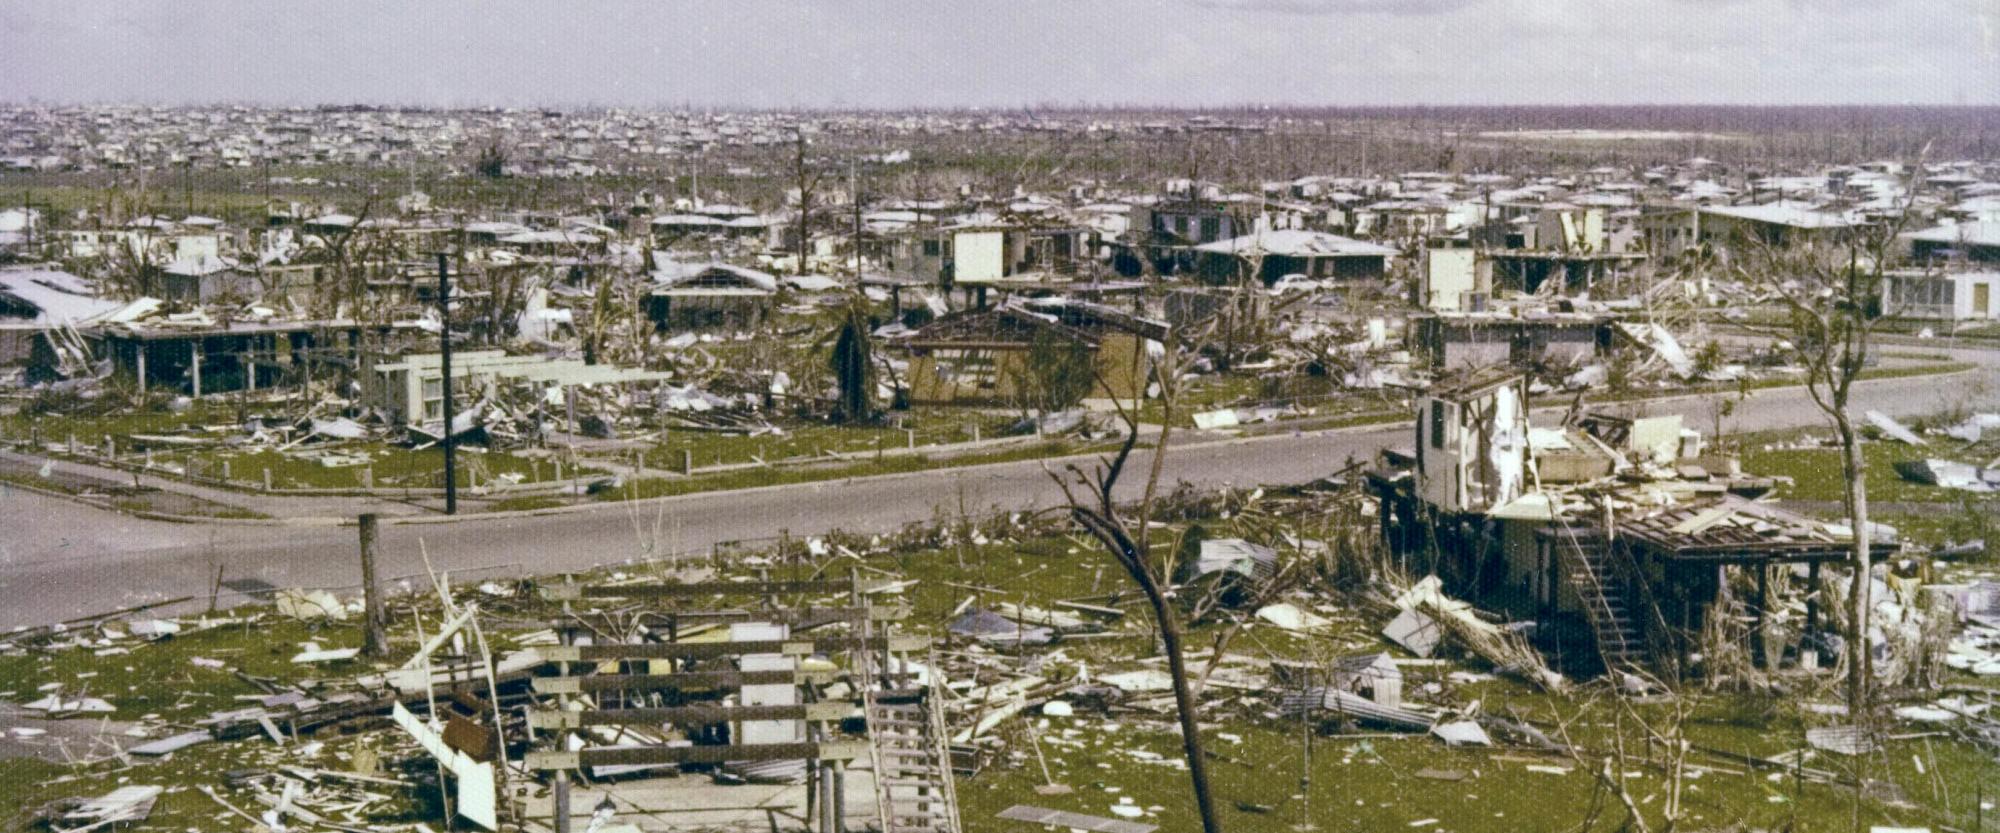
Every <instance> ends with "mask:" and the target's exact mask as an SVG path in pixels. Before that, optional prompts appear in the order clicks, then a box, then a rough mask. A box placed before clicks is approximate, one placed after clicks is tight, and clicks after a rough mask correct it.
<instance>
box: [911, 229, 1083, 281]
mask: <svg viewBox="0 0 2000 833" xmlns="http://www.w3.org/2000/svg"><path fill="white" fill-rule="evenodd" d="M1095 239H1096V234H1095V233H1094V232H1092V231H1091V230H1090V229H1089V228H1086V227H1081V226H1060V225H1025V224H1018V223H1006V222H999V223H965V224H960V225H955V226H946V227H942V228H930V229H919V230H916V231H913V232H909V233H905V234H902V235H899V236H897V237H896V238H895V239H894V240H893V241H892V242H889V243H886V244H884V245H882V246H880V247H879V251H880V252H881V253H882V255H883V258H884V259H883V268H884V269H885V270H886V271H888V272H890V273H891V274H895V275H899V276H909V277H915V278H921V279H925V280H934V281H939V282H941V283H943V282H949V283H952V284H967V285H979V284H992V283H996V282H1000V281H1004V280H1006V279H1008V278H1012V277H1015V276H1018V275H1029V274H1034V273H1040V272H1070V271H1073V270H1074V269H1075V268H1076V267H1077V265H1078V264H1079V263H1081V262H1083V261H1084V260H1086V259H1088V258H1089V257H1090V256H1091V254H1092V247H1093V242H1092V241H1094V240H1095Z"/></svg>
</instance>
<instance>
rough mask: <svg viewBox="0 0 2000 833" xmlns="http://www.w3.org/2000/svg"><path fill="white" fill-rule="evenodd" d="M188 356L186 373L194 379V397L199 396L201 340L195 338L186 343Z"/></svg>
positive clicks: (197, 397)
mask: <svg viewBox="0 0 2000 833" xmlns="http://www.w3.org/2000/svg"><path fill="white" fill-rule="evenodd" d="M188 356H190V357H191V358H190V361H189V366H188V375H189V376H191V377H193V379H194V398H196V399H200V398H201V341H200V340H199V339H196V340H195V341H193V342H191V343H189V344H188Z"/></svg>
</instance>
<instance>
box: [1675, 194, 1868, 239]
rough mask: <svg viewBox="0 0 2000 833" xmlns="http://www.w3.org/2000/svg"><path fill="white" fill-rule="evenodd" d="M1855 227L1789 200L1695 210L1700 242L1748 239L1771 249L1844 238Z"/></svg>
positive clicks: (1838, 217) (1829, 213) (1842, 219)
mask: <svg viewBox="0 0 2000 833" xmlns="http://www.w3.org/2000/svg"><path fill="white" fill-rule="evenodd" d="M1855 225H1856V224H1855V223H1854V222H1853V221H1852V220H1849V219H1848V218H1847V217H1845V216H1843V215H1841V214H1837V213H1833V212H1829V211H1821V210H1819V209H1815V208H1812V207H1810V206H1806V205H1804V204H1801V203H1795V202H1787V201H1779V202H1771V203H1764V204H1761V205H1717V206H1707V207H1704V208H1700V209H1697V210H1696V211H1695V229H1696V233H1697V234H1698V235H1699V236H1700V239H1702V240H1718V241H1721V242H1723V243H1731V242H1740V241H1746V240H1749V241H1757V242H1761V243H1765V244H1769V245H1772V246H1788V245H1796V244H1801V243H1806V242H1809V241H1812V240H1815V239H1819V238H1823V237H1839V236H1844V235H1846V234H1847V233H1849V232H1850V231H1851V230H1853V229H1854V227H1855Z"/></svg>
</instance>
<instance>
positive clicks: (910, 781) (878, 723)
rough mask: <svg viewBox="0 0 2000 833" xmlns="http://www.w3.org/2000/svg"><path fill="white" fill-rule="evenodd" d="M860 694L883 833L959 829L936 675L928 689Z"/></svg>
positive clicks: (870, 689)
mask: <svg viewBox="0 0 2000 833" xmlns="http://www.w3.org/2000/svg"><path fill="white" fill-rule="evenodd" d="M932 667H936V666H934V665H933V666H932ZM862 697H863V699H864V705H865V707H866V709H867V714H868V742H869V751H870V753H871V755H872V756H873V758H874V763H875V801H876V804H877V806H878V808H879V810H880V812H881V816H882V831H883V833H959V830H960V828H959V824H958V794H957V791H956V788H955V787H954V785H953V784H952V777H951V757H950V752H949V750H948V749H947V746H946V741H947V740H948V738H947V736H946V734H945V729H944V713H943V711H942V709H941V708H940V704H941V701H940V697H939V692H938V691H937V689H936V685H935V678H933V685H932V686H929V687H923V686H918V687H913V688H892V689H883V690H880V691H876V690H874V687H873V686H869V687H868V688H866V689H864V690H863V692H862Z"/></svg>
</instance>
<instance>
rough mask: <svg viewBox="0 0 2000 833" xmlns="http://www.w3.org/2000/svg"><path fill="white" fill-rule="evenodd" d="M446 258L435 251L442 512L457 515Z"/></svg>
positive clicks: (448, 285)
mask: <svg viewBox="0 0 2000 833" xmlns="http://www.w3.org/2000/svg"><path fill="white" fill-rule="evenodd" d="M449 261H450V255H447V254H445V253H444V252H438V321H439V323H440V325H441V326H440V327H439V329H440V332H439V333H438V344H439V349H438V355H439V362H438V364H439V366H440V368H441V369H442V370H443V371H444V513H445V514H447V515H456V514H458V438H457V436H456V435H455V434H453V432H452V430H451V424H452V422H453V421H454V420H455V419H456V418H457V416H458V415H457V414H455V413H453V412H452V411H453V408H452V401H451V271H450V263H449Z"/></svg>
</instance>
